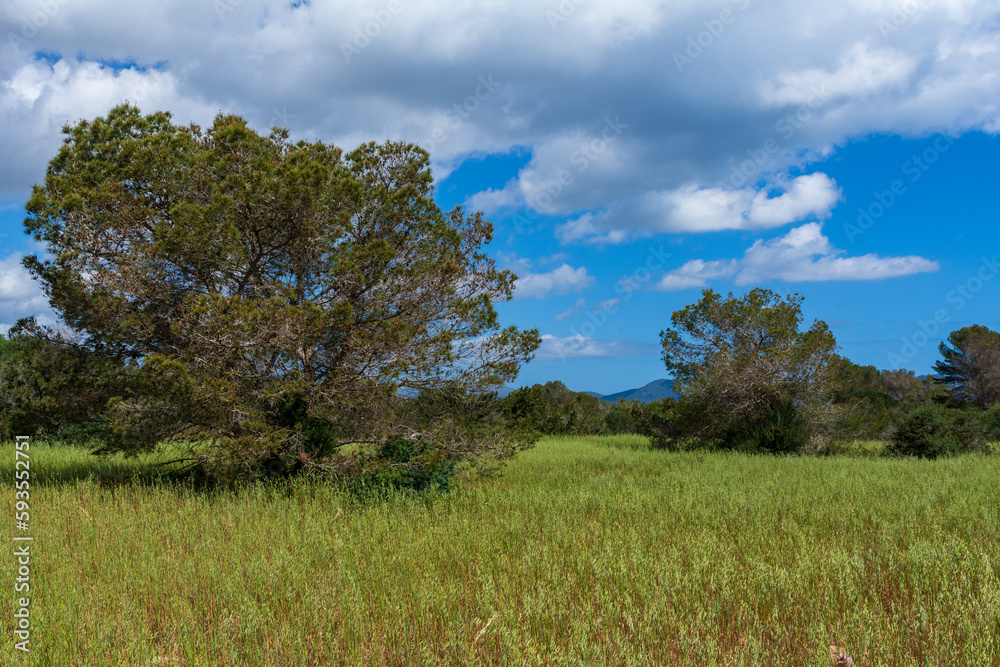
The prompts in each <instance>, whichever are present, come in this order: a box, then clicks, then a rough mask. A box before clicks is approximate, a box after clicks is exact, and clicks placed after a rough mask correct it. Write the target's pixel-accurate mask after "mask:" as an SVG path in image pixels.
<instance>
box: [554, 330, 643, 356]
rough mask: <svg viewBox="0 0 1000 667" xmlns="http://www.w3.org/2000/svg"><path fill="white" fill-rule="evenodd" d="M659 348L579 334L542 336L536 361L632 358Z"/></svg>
mask: <svg viewBox="0 0 1000 667" xmlns="http://www.w3.org/2000/svg"><path fill="white" fill-rule="evenodd" d="M659 351H660V350H659V347H658V346H656V345H653V344H651V343H642V342H639V341H634V340H628V339H622V340H602V339H596V338H590V337H589V336H584V335H581V334H576V335H574V336H567V337H565V338H560V337H558V336H553V335H551V334H543V335H542V344H541V345H540V346H539V348H538V351H537V352H536V353H535V358H536V359H574V358H580V357H634V356H644V355H650V354H657V353H659Z"/></svg>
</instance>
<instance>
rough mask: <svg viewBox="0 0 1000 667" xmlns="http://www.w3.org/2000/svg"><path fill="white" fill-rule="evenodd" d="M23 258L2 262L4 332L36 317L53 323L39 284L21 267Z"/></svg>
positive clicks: (1, 321)
mask: <svg viewBox="0 0 1000 667" xmlns="http://www.w3.org/2000/svg"><path fill="white" fill-rule="evenodd" d="M21 257H22V256H21V255H9V256H7V257H6V258H4V259H0V330H2V332H5V331H7V329H9V328H10V327H11V326H13V324H14V323H15V322H17V320H19V319H20V318H22V317H30V316H32V315H34V316H35V317H36V318H37V319H38V320H39V321H41V322H47V323H51V322H53V321H54V315H53V313H52V311H51V309H50V308H49V302H48V299H46V298H45V294H44V293H43V292H42V289H41V287H40V286H39V284H38V282H36V281H35V280H34V279H33V278H32V277H31V274H30V273H28V271H27V269H25V268H24V267H23V266H22V265H21Z"/></svg>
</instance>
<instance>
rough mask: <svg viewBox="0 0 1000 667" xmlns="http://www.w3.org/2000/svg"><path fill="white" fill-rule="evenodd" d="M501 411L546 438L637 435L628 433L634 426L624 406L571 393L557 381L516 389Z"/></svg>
mask: <svg viewBox="0 0 1000 667" xmlns="http://www.w3.org/2000/svg"><path fill="white" fill-rule="evenodd" d="M500 409H501V412H502V414H503V416H504V418H505V419H506V420H507V421H508V422H510V423H512V424H517V425H521V426H523V427H524V428H530V429H533V430H535V431H538V432H539V433H542V434H544V435H604V434H611V433H630V432H635V431H634V430H628V429H631V428H634V427H633V426H632V425H631V423H630V422H631V420H630V418H629V416H628V413H627V411H626V410H624V409H623V408H621V406H617V405H616V404H614V403H609V402H607V401H601V400H600V399H599V398H597V397H596V396H591V395H590V394H587V393H585V392H577V391H571V390H570V389H568V388H567V387H566V385H564V384H563V383H562V382H558V381H555V382H547V383H545V384H544V385H541V384H535V385H532V386H530V387H522V388H520V389H515V390H514V391H512V392H511V393H510V394H508V395H507V396H505V397H504V398H503V399H501V400H500ZM612 414H614V416H611V415H612ZM609 418H610V420H611V421H610V422H609V421H608V420H609ZM612 429H618V430H612ZM621 429H624V430H621Z"/></svg>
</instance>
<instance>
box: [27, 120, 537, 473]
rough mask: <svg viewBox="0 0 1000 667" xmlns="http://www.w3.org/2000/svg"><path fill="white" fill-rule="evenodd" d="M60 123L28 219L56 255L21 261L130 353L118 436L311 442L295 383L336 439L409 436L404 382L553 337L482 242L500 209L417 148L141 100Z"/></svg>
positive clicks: (79, 320)
mask: <svg viewBox="0 0 1000 667" xmlns="http://www.w3.org/2000/svg"><path fill="white" fill-rule="evenodd" d="M63 131H64V133H65V135H66V137H65V140H64V143H63V146H62V148H61V149H60V151H59V153H58V155H56V157H55V158H53V159H52V161H51V163H50V164H49V168H48V171H47V174H46V178H45V183H44V185H43V186H35V188H34V190H33V193H32V196H31V198H30V200H29V202H28V205H27V210H28V213H29V215H28V217H27V219H26V220H25V227H26V229H27V231H28V232H29V233H31V234H32V235H33V236H34V238H35V239H37V240H39V241H42V242H44V243H45V244H46V251H47V253H48V254H49V255H50V256H51V259H47V260H43V259H40V258H39V257H36V256H29V257H27V258H26V259H25V264H26V266H27V267H28V268H29V270H30V271H31V272H32V273H33V274H34V276H35V277H36V278H37V279H38V280H40V281H41V283H42V285H43V286H44V289H45V291H46V293H47V295H48V297H49V299H50V303H51V305H52V307H53V308H54V309H55V310H56V311H57V312H58V313H59V314H60V315H61V317H62V319H63V321H64V322H65V325H66V328H67V329H68V330H69V332H71V334H72V336H71V337H73V338H74V341H75V345H76V346H77V347H78V348H79V349H82V350H86V351H87V352H89V353H91V354H94V355H100V356H103V357H112V358H115V359H117V360H120V361H121V363H122V364H124V365H125V366H126V367H128V368H129V369H130V370H131V372H132V381H131V382H130V383H129V386H128V388H127V391H122V392H121V393H119V394H118V395H116V396H115V397H114V398H113V399H112V400H111V401H110V402H109V403H108V404H107V408H108V411H107V419H108V424H109V426H110V430H111V432H112V433H113V437H111V438H110V439H109V441H108V443H107V449H108V450H109V451H111V450H123V451H137V450H142V449H148V448H151V447H154V446H155V445H156V443H157V442H159V441H160V440H162V439H164V438H174V439H178V438H179V439H201V438H209V439H211V440H212V442H213V443H215V446H216V451H217V452H219V453H220V454H221V455H223V457H224V458H228V459H233V458H236V459H239V460H242V461H245V462H253V461H256V460H260V459H261V458H262V457H268V456H273V455H274V453H275V452H282V453H286V454H287V453H289V452H291V453H292V454H293V455H296V456H298V457H299V458H302V457H307V456H308V455H309V454H310V453H309V452H307V451H304V448H303V442H304V436H303V435H302V428H301V424H298V426H299V427H298V428H297V427H296V426H295V423H296V422H294V420H293V421H292V422H289V421H288V420H287V419H284V420H283V419H282V418H279V415H280V414H285V413H283V412H282V411H283V410H285V412H287V406H288V405H289V404H290V402H295V403H296V405H299V406H304V407H302V410H304V411H305V412H306V413H307V414H308V417H309V418H311V419H319V420H322V421H324V422H325V423H326V424H328V425H329V426H330V428H331V429H332V432H333V433H335V435H336V439H337V440H338V442H347V441H357V440H362V441H376V440H379V439H384V438H386V437H390V436H394V435H398V434H400V433H404V434H405V433H407V429H409V433H410V434H411V435H412V431H413V428H412V426H406V425H404V424H401V423H398V422H397V421H394V419H396V418H397V417H398V414H399V410H398V409H397V408H396V405H397V404H396V401H397V398H398V392H399V390H400V388H412V389H417V390H434V389H435V388H453V387H455V386H460V387H462V388H464V389H465V390H468V391H472V392H476V391H482V390H486V389H488V388H490V387H492V386H496V385H499V384H502V383H503V382H506V381H509V380H511V379H513V378H514V377H515V376H516V374H517V372H518V369H519V366H520V364H521V363H523V362H524V361H526V360H527V359H529V358H530V357H531V355H532V353H533V351H534V350H535V348H536V347H537V346H538V344H539V337H538V333H537V331H536V330H529V331H521V330H518V329H516V328H514V327H507V328H501V326H500V325H499V322H498V318H497V315H496V312H495V310H494V308H493V305H492V304H493V303H494V302H496V301H503V300H506V299H509V298H510V297H511V295H512V291H513V281H514V278H515V276H514V275H513V274H511V273H510V272H508V271H502V270H499V269H498V268H497V267H496V266H495V265H494V262H493V261H492V260H491V259H489V258H488V257H487V256H486V255H485V254H484V252H483V247H484V245H485V244H486V243H488V242H489V240H490V238H491V234H492V225H491V224H490V223H489V222H488V221H487V220H485V219H484V218H483V217H482V215H481V214H480V213H471V214H470V213H466V212H465V211H463V210H462V209H461V208H460V207H456V208H455V209H453V210H451V211H449V212H447V213H445V212H442V211H441V210H440V209H439V208H438V206H437V205H436V204H435V202H434V201H433V198H432V195H433V181H432V178H431V174H430V169H429V158H428V155H427V153H426V152H425V151H424V150H422V149H420V148H419V147H417V146H414V145H411V144H405V143H399V142H391V141H390V142H385V143H382V144H376V143H367V144H364V145H362V146H360V147H358V148H357V149H355V150H353V151H351V152H348V153H344V152H343V151H342V150H341V149H339V148H337V147H335V146H332V145H328V144H324V143H322V142H313V143H308V142H304V141H300V142H297V143H292V142H291V141H289V139H288V134H287V132H286V131H284V130H280V129H275V130H273V131H272V132H271V134H270V135H268V136H263V135H261V134H258V133H257V132H255V131H254V130H252V129H251V128H250V127H248V126H247V123H246V122H245V121H244V120H243V119H242V118H240V117H238V116H232V115H221V114H220V115H219V116H217V117H216V119H215V122H214V123H213V125H212V127H211V128H209V129H208V130H202V129H201V128H199V127H197V126H195V125H190V126H178V125H175V124H174V123H173V122H172V120H171V116H170V115H169V114H167V113H154V114H150V115H142V114H141V113H140V111H139V110H138V109H137V108H136V107H134V106H129V105H123V106H119V107H116V108H114V109H112V110H111V111H110V112H109V113H108V114H107V116H106V117H101V118H96V119H94V120H92V121H81V122H79V123H77V124H75V125H72V126H67V127H65V128H64V130H63ZM21 330H22V331H24V332H25V333H28V334H31V335H32V336H35V337H40V338H45V339H48V340H51V341H58V340H65V339H66V336H61V335H60V334H59V333H58V332H56V331H54V330H52V329H48V328H45V327H40V326H37V325H35V324H33V323H31V322H27V323H23V325H22V327H21ZM327 453H329V452H327Z"/></svg>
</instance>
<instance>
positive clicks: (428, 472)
mask: <svg viewBox="0 0 1000 667" xmlns="http://www.w3.org/2000/svg"><path fill="white" fill-rule="evenodd" d="M361 469H362V472H361V473H360V474H357V475H355V476H352V478H351V479H350V480H349V482H348V488H349V489H350V490H351V491H352V492H354V493H356V494H359V495H362V496H374V497H381V496H384V495H385V494H386V493H387V492H389V491H392V490H401V489H407V490H411V491H418V492H425V491H448V490H450V489H451V488H452V485H453V484H454V482H455V478H456V469H455V461H454V460H453V459H451V458H449V457H448V456H447V455H446V453H445V452H443V451H441V450H439V449H436V448H434V447H433V446H432V445H431V443H430V442H428V441H427V440H426V439H424V438H419V437H418V438H412V439H411V438H403V437H398V436H397V437H394V438H389V439H388V440H386V441H385V442H384V443H382V445H381V446H380V447H379V448H378V450H377V452H376V453H375V455H374V456H370V457H368V458H366V459H365V460H363V461H362V462H361Z"/></svg>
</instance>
